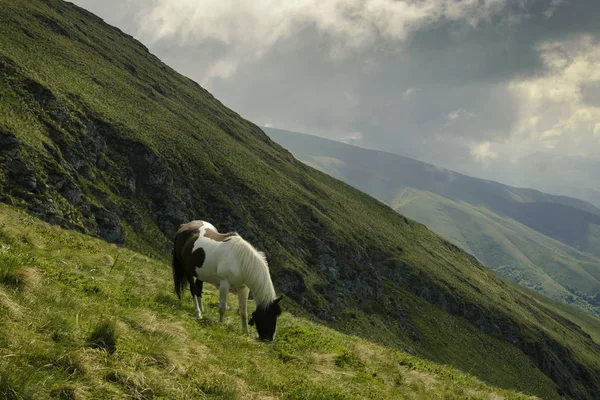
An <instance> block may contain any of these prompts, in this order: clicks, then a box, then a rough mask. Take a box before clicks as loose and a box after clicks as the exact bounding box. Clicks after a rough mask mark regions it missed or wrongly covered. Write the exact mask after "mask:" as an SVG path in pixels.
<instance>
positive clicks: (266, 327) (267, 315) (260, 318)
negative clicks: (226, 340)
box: [248, 297, 281, 342]
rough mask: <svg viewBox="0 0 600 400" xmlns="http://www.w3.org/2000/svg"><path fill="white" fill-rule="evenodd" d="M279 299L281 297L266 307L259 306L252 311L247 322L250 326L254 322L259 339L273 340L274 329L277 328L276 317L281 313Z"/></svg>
mask: <svg viewBox="0 0 600 400" xmlns="http://www.w3.org/2000/svg"><path fill="white" fill-rule="evenodd" d="M280 301H281V297H278V298H276V299H275V300H273V301H272V302H271V303H270V304H269V305H267V306H266V307H259V308H257V309H256V311H254V312H253V313H252V317H251V318H250V321H249V322H248V323H249V324H250V326H254V325H255V324H256V330H257V331H258V338H259V339H260V340H266V341H269V342H271V341H273V336H275V329H277V318H278V317H279V316H280V315H281V306H280V305H279V302H280Z"/></svg>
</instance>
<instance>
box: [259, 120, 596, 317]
mask: <svg viewBox="0 0 600 400" xmlns="http://www.w3.org/2000/svg"><path fill="white" fill-rule="evenodd" d="M266 131H267V132H268V133H269V135H271V137H272V138H273V139H275V140H276V141H278V142H279V143H280V144H282V145H283V146H285V147H286V148H288V149H290V150H291V151H292V152H293V153H294V154H295V155H296V156H297V157H298V158H299V159H300V160H302V161H304V162H306V163H307V164H309V165H311V166H313V167H316V168H318V169H320V170H322V171H324V172H326V173H329V174H330V175H332V176H334V177H336V178H339V179H341V180H343V181H345V182H347V183H349V184H351V185H353V186H354V187H356V188H358V189H360V190H363V191H365V192H367V193H369V194H371V195H372V196H374V197H376V198H378V199H380V200H382V201H384V202H386V203H388V204H389V205H390V206H391V207H392V208H393V209H395V210H396V211H398V212H400V213H401V214H403V215H406V216H408V217H410V218H414V219H415V220H417V221H419V222H421V223H424V224H425V225H427V227H428V228H430V229H432V230H433V231H434V232H436V233H438V234H440V235H441V236H443V237H444V238H446V239H448V240H450V241H451V242H452V243H454V244H456V245H458V246H460V247H461V248H463V249H465V250H466V251H468V252H470V253H471V254H473V255H475V256H476V257H477V258H478V259H479V260H481V261H482V262H483V263H484V264H486V265H487V266H489V267H491V268H492V269H495V270H496V271H497V272H498V273H500V274H501V275H502V276H504V277H507V278H509V279H511V280H513V281H515V282H518V283H521V284H523V285H524V286H527V287H531V288H534V289H536V290H538V291H540V292H541V293H544V294H545V295H547V296H550V297H552V298H554V299H556V300H560V301H564V302H567V303H571V304H575V305H577V306H579V307H580V308H582V309H586V310H588V311H591V312H593V313H595V314H596V315H600V295H599V293H600V258H599V257H597V256H596V255H594V254H587V253H584V252H581V251H578V250H576V249H575V248H573V247H571V246H569V245H568V243H567V244H566V243H563V242H560V241H559V240H557V239H553V238H552V237H549V236H547V235H544V234H543V233H541V232H546V233H550V234H551V235H550V236H553V237H559V236H561V235H560V234H552V232H562V230H563V229H564V230H575V231H577V232H578V233H576V234H573V235H570V234H569V235H568V236H570V237H575V236H581V237H583V236H585V237H586V238H587V239H586V243H595V242H596V241H597V239H598V235H597V233H596V232H597V231H598V230H599V229H600V225H596V224H595V223H594V221H595V220H596V216H595V214H597V213H598V210H597V209H595V208H594V207H593V206H592V205H590V204H587V203H584V202H582V201H579V200H576V199H570V198H565V197H557V196H550V195H546V194H544V193H541V192H537V191H532V190H530V189H518V188H513V187H509V186H505V185H501V184H497V183H494V182H490V181H483V180H481V179H476V178H470V177H467V176H464V175H461V174H457V173H455V172H452V171H448V170H444V169H441V168H436V167H435V166H432V165H428V164H425V163H422V162H419V161H416V160H411V159H409V158H406V157H401V156H396V155H393V154H389V153H384V152H379V151H373V150H366V149H361V148H358V147H355V146H349V145H346V144H343V143H339V142H334V141H330V140H326V139H322V138H318V137H315V136H310V135H303V134H298V133H291V132H286V131H280V130H275V129H266ZM507 210H508V211H507ZM548 210H554V211H553V212H550V211H548ZM547 212H550V214H551V217H548V218H544V217H542V216H544V215H545V214H546V213H547ZM584 216H585V217H584ZM544 219H546V221H542V220H544ZM577 219H580V221H581V220H583V219H586V220H588V221H589V224H588V226H587V227H585V226H581V227H580V228H581V229H580V230H578V228H577V227H576V226H575V225H569V223H570V222H572V221H574V220H577ZM565 221H566V222H565ZM565 225H567V227H566V228H564V226H565ZM536 229H539V232H538V231H536ZM584 232H587V233H584ZM582 241H584V240H583V239H582V240H581V241H579V242H582ZM567 242H568V241H567ZM584 247H585V246H584ZM594 253H596V254H597V251H594Z"/></svg>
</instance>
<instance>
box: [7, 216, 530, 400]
mask: <svg viewBox="0 0 600 400" xmlns="http://www.w3.org/2000/svg"><path fill="white" fill-rule="evenodd" d="M170 278H171V277H170V267H169V265H167V264H163V263H160V262H157V261H155V260H152V259H149V258H147V257H145V256H142V255H140V254H138V253H135V252H132V251H129V250H125V249H121V248H118V247H116V246H114V245H109V244H107V243H106V242H103V241H101V240H98V239H93V238H90V237H86V236H84V235H82V234H78V233H75V232H68V231H64V230H61V229H59V228H57V227H54V226H50V225H48V224H45V223H42V222H40V221H38V220H36V219H33V218H31V217H29V216H28V215H27V214H25V213H23V212H17V211H15V210H14V209H12V208H9V207H7V206H5V205H0V341H1V343H2V345H1V346H0V398H9V399H40V398H50V397H52V398H61V399H79V398H106V399H108V398H116V397H128V398H129V397H132V398H138V399H149V398H154V397H161V398H171V399H175V398H176V399H184V398H221V399H234V398H244V399H274V398H282V399H353V398H356V399H358V398H372V399H396V398H406V399H418V398H428V399H436V398H437V399H462V398H466V397H468V398H472V399H490V398H506V399H525V398H528V397H527V396H524V395H520V394H517V393H513V392H509V391H506V390H501V389H496V388H492V387H490V386H488V385H485V384H484V383H482V382H481V381H479V380H477V379H475V378H473V377H471V376H469V375H467V374H464V373H461V372H459V371H457V370H455V369H452V368H449V367H446V366H442V365H437V364H434V363H432V362H428V361H425V360H422V359H419V358H417V357H414V356H411V355H408V354H406V353H403V352H400V351H397V350H394V349H390V348H384V347H381V346H378V345H376V344H373V343H370V342H367V341H365V340H362V339H359V338H356V337H352V336H346V335H343V334H340V333H338V332H336V331H333V330H331V329H328V328H325V327H323V326H320V325H317V324H315V323H312V322H310V321H308V320H307V319H304V318H295V317H293V316H292V315H290V314H289V313H285V314H284V315H283V317H282V319H281V323H280V327H279V331H278V335H277V340H276V342H275V344H273V345H270V344H263V343H260V342H258V341H257V340H255V338H254V337H255V336H256V333H255V332H253V336H250V337H247V336H245V335H243V334H242V333H241V329H240V326H239V325H240V324H239V317H238V315H236V310H237V298H235V296H233V295H232V296H230V301H229V303H230V305H231V308H232V310H231V311H229V312H228V314H227V320H226V323H225V326H224V327H223V328H220V327H219V326H218V323H217V321H218V311H217V309H218V294H217V293H216V291H215V290H212V287H207V289H208V291H207V294H206V295H205V304H206V307H207V314H206V315H207V319H206V320H204V321H202V323H198V322H196V321H195V318H194V316H193V309H192V302H191V301H184V302H181V303H180V302H178V301H177V300H176V297H175V296H174V295H173V293H172V284H171V282H170ZM187 300H189V299H187Z"/></svg>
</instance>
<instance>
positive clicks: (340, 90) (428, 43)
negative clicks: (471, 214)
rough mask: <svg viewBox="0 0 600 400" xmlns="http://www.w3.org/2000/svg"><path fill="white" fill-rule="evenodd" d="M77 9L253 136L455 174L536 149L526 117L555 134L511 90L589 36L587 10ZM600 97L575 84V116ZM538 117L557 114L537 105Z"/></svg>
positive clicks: (490, 5) (591, 22) (520, 6)
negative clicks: (360, 148) (312, 140)
mask: <svg viewBox="0 0 600 400" xmlns="http://www.w3.org/2000/svg"><path fill="white" fill-rule="evenodd" d="M76 3H77V4H80V5H81V6H83V7H85V8H88V9H90V10H91V11H92V12H95V13H97V14H99V15H100V16H102V17H103V18H105V19H106V20H107V21H108V22H109V23H114V24H117V25H119V26H120V27H121V28H122V29H123V30H125V31H127V32H129V33H131V34H133V35H134V36H136V37H138V38H139V39H140V40H142V41H144V42H145V43H146V44H147V45H148V46H149V47H150V49H151V51H152V52H154V53H155V54H157V55H158V56H159V57H160V58H161V59H163V60H164V61H165V62H166V63H168V64H169V65H171V66H173V67H174V68H175V69H177V70H179V71H180V72H182V73H184V74H185V75H187V76H190V77H191V78H193V79H195V80H197V81H198V82H199V83H201V84H202V85H204V86H205V87H206V88H207V89H209V90H210V91H211V92H213V93H214V94H215V95H216V96H217V97H218V98H220V99H221V100H222V101H223V102H224V103H225V104H227V105H228V106H230V107H231V108H233V109H235V110H236V111H238V112H240V114H241V115H243V116H244V117H246V118H249V119H251V120H253V121H254V122H256V123H259V124H270V125H272V126H275V127H280V128H284V129H290V130H298V131H304V132H308V133H313V134H320V135H322V136H327V137H332V138H338V139H339V138H344V137H353V138H361V140H362V141H361V143H362V144H363V145H366V146H369V147H374V148H382V149H386V150H389V151H395V152H398V153H402V154H406V155H409V156H414V157H419V158H423V159H427V160H429V161H435V162H437V163H438V164H442V165H446V166H450V167H452V166H458V165H466V166H465V167H464V168H467V169H468V168H470V167H469V166H468V165H470V164H469V163H470V162H477V160H476V159H479V160H481V159H484V158H485V155H486V154H487V155H489V156H493V155H494V149H493V148H488V147H486V146H483V147H481V146H480V147H477V146H479V145H480V144H482V143H483V144H485V143H486V142H494V143H503V142H510V143H518V140H516V139H515V137H517V138H519V137H521V136H516V135H517V133H516V132H517V131H518V132H520V133H518V134H519V135H522V136H523V138H522V140H528V141H529V143H528V144H527V146H525V145H524V146H520V147H521V148H523V149H524V148H527V149H531V151H537V150H540V149H541V147H539V148H536V143H537V142H535V141H537V140H539V136H540V135H541V134H542V132H538V133H536V132H534V130H535V128H531V132H530V131H529V130H524V128H523V125H524V124H525V122H527V121H529V120H532V121H534V120H535V118H536V117H539V121H538V122H536V124H537V125H535V124H534V123H533V122H532V123H531V125H532V126H534V125H535V126H537V127H543V129H544V131H548V130H549V129H548V127H552V126H555V125H556V126H559V127H560V126H566V125H565V124H566V123H563V125H560V124H559V123H558V122H556V121H555V120H554V119H552V118H550V119H547V120H546V119H545V118H546V116H545V115H544V113H543V112H542V111H543V110H542V111H540V110H541V109H543V107H542V106H543V105H544V104H546V103H542V106H540V105H538V104H537V103H535V104H534V102H533V100H532V99H531V98H530V97H527V96H529V95H528V94H527V93H530V92H535V90H534V89H536V88H537V87H538V86H531V85H530V86H526V85H525V86H523V87H522V86H519V85H516V84H515V82H529V81H531V82H537V79H541V78H543V77H544V76H548V74H555V73H556V74H561V73H563V72H561V71H562V70H560V68H559V69H558V70H554V69H552V68H553V67H552V66H553V65H555V64H556V63H557V62H558V63H559V64H560V63H566V64H567V65H568V64H569V63H570V62H574V60H575V58H576V57H580V58H581V57H584V56H585V54H584V55H581V54H583V53H573V52H571V51H570V47H569V45H568V43H571V42H570V41H572V40H576V38H578V37H580V36H582V35H591V36H592V37H597V36H598V33H599V30H600V24H598V23H597V21H598V20H600V2H597V1H592V0H582V1H555V0H543V1H542V0H535V1H527V0H522V1H508V0H506V1H501V0H497V1H494V0H488V1H476V0H466V1H462V2H460V1H454V0H425V1H421V2H410V1H392V0H371V1H365V2H359V1H349V2H346V3H344V2H341V1H339V0H331V1H322V2H316V1H313V0H302V1H300V0H298V2H295V3H293V5H292V3H289V4H288V3H281V2H279V3H277V2H276V3H273V4H271V5H267V6H264V7H263V6H260V5H258V3H257V5H256V6H253V8H250V7H248V8H243V9H241V10H232V6H231V5H229V6H227V4H228V3H227V2H218V1H216V0H215V1H212V0H205V1H199V0H175V1H172V2H167V1H166V0H153V1H151V2H143V1H139V0H137V1H136V0H129V1H104V2H96V1H89V0H78V1H76ZM222 4H225V5H224V6H222ZM232 4H233V3H232ZM261 4H262V3H261ZM328 4H329V5H330V6H328ZM348 4H349V5H348ZM415 4H417V5H419V6H418V7H417V6H414V5H415ZM323 5H324V6H323ZM400 6H402V7H404V8H402V7H400ZM261 7H262V8H261ZM273 9H275V10H273ZM313 9H314V10H313ZM207 10H209V11H210V12H208V11H207ZM348 10H349V11H348ZM357 11H360V13H361V14H360V15H359V16H354V17H347V16H346V14H348V13H350V14H351V12H357ZM344 13H346V14H344ZM549 42H560V43H567V45H564V46H563V47H561V49H563V50H564V54H563V55H562V56H561V55H560V54H558V55H557V51H558V50H555V49H554V50H552V53H551V55H552V57H553V58H552V60H554V61H553V62H554V64H553V63H550V62H549V61H548V60H547V59H545V58H544V57H545V55H546V53H544V52H542V51H541V50H540V45H542V44H544V43H549ZM561 68H562V67H561ZM565 74H566V73H565ZM565 76H567V75H565ZM562 79H563V81H565V82H567V83H568V82H571V80H569V79H567V78H562ZM542 83H544V82H542ZM542 83H540V85H542ZM567 83H563V84H564V85H567ZM515 85H516V86H515ZM532 85H534V84H533V83H532ZM572 85H579V83H577V82H575V83H572ZM599 85H600V84H597V83H594V82H585V83H582V84H581V88H580V91H581V93H582V98H583V102H584V103H585V104H587V105H590V104H591V105H593V106H597V105H598V95H597V93H598V90H597V88H598V87H600V86H599ZM515 87H516V88H517V89H518V90H517V89H515ZM539 87H540V88H542V89H543V90H546V89H548V88H547V87H546V86H543V85H542V86H539ZM532 88H533V89H532ZM540 90H541V89H540ZM536 101H538V100H537V98H536ZM552 101H554V100H552ZM561 101H567V100H561ZM568 101H571V102H573V101H575V100H572V99H571V100H568ZM532 104H534V105H536V107H534V105H532ZM573 104H574V103H573ZM577 104H578V103H577ZM577 104H575V105H573V106H572V107H571V108H573V109H575V111H577V107H579V106H578V105H577ZM585 104H584V105H585ZM547 107H548V109H557V110H562V109H565V108H568V107H565V106H564V104H563V103H556V102H555V103H550V100H548V106H547ZM582 107H583V105H582ZM575 111H573V112H575ZM526 112H527V113H529V114H526ZM553 114H556V113H553ZM569 118H570V119H573V118H572V117H571V116H570V115H565V116H564V119H569ZM523 121H525V122H523ZM599 122H600V121H599ZM569 126H571V125H569ZM539 129H541V128H539ZM582 129H583V128H582ZM574 132H575V131H574ZM578 132H579V133H578ZM573 134H580V135H589V132H588V131H586V130H581V132H580V131H576V132H575V133H573ZM536 135H537V136H536ZM547 135H548V133H547ZM534 142H535V143H534ZM539 143H540V144H539V146H542V144H541V143H542V142H539ZM582 143H585V145H586V147H589V146H592V147H593V146H594V143H595V142H594V141H593V140H592V139H590V138H587V139H586V140H584V141H582ZM547 144H548V142H545V144H544V145H547ZM488 150H489V151H488ZM504 150H505V151H506V152H510V151H511V150H510V148H507V147H506V146H505V148H504ZM474 154H480V155H481V157H479V156H478V157H475V158H474V157H473V155H474Z"/></svg>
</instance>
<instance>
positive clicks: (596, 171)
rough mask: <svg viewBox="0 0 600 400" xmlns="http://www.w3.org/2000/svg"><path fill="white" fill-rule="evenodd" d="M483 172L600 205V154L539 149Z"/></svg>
mask: <svg viewBox="0 0 600 400" xmlns="http://www.w3.org/2000/svg"><path fill="white" fill-rule="evenodd" d="M482 176H486V177H489V178H492V179H498V180H500V181H502V182H506V183H508V184H510V185H516V186H522V187H532V188H536V189H539V190H542V191H544V192H547V193H554V194H559V195H564V196H571V197H576V198H578V199H583V200H585V201H588V202H590V203H591V204H594V205H595V206H596V207H600V157H584V156H562V155H554V154H546V153H535V154H531V155H529V156H527V157H524V158H521V159H520V160H517V161H515V162H514V163H510V164H506V163H503V164H502V165H495V164H494V163H492V164H491V165H490V167H489V168H487V169H486V171H482Z"/></svg>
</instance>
